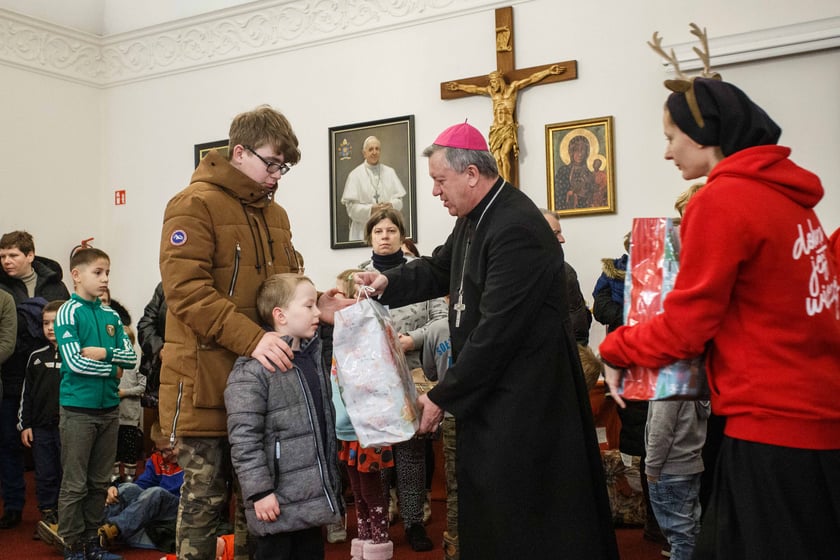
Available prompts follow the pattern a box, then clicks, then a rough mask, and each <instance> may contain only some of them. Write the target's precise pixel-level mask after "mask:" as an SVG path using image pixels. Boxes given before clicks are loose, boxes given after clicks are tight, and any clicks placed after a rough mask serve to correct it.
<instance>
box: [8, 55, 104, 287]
mask: <svg viewBox="0 0 840 560" xmlns="http://www.w3.org/2000/svg"><path fill="white" fill-rule="evenodd" d="M0 83H2V84H3V97H2V100H3V101H2V104H0V131H2V134H0V154H2V156H0V157H1V158H2V162H3V163H2V167H0V168H1V169H2V171H0V193H2V194H0V233H6V232H9V231H13V230H17V229H25V230H27V231H29V232H30V233H31V234H32V235H33V236H34V237H35V250H36V253H38V254H41V255H44V256H47V257H50V258H52V259H55V260H56V261H58V262H59V263H61V265H62V267H64V268H65V276H66V275H67V274H68V272H67V269H66V267H67V264H68V261H69V255H70V249H72V248H73V246H74V245H76V244H78V243H79V242H80V241H81V240H82V239H85V238H88V237H96V241H95V242H94V243H96V242H97V241H99V240H101V238H102V229H101V226H102V222H103V217H102V211H101V204H100V203H99V199H100V196H101V193H102V179H101V169H102V165H103V161H102V158H101V154H102V146H101V142H102V116H101V106H102V91H100V90H96V89H91V88H89V87H86V86H81V85H77V84H72V83H70V82H66V81H63V80H56V79H54V78H49V77H47V76H43V75H40V74H36V73H33V72H28V71H24V70H18V69H15V68H10V67H7V66H2V65H0ZM65 280H66V278H65Z"/></svg>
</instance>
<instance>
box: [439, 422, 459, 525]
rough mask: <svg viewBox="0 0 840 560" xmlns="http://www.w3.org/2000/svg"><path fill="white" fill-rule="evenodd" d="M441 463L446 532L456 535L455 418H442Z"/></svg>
mask: <svg viewBox="0 0 840 560" xmlns="http://www.w3.org/2000/svg"><path fill="white" fill-rule="evenodd" d="M441 429H442V432H443V462H444V470H445V471H446V532H447V533H449V534H450V535H451V536H453V537H455V536H457V535H458V480H457V479H456V478H455V418H454V417H452V416H450V415H448V414H447V415H446V416H444V417H443V425H442V427H441Z"/></svg>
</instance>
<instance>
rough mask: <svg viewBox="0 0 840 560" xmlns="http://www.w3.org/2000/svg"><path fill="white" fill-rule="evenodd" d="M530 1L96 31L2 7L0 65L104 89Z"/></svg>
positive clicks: (424, 2)
mask: <svg viewBox="0 0 840 560" xmlns="http://www.w3.org/2000/svg"><path fill="white" fill-rule="evenodd" d="M530 1H532V0H514V1H511V0H265V1H258V2H250V3H248V4H245V5H241V6H237V7H233V8H227V9H224V10H218V11H215V12H211V13H208V14H204V15H201V16H196V17H191V18H185V19H182V20H178V21H173V22H169V23H166V24H161V25H157V26H153V27H148V28H145V29H141V30H137V31H131V32H126V33H120V34H115V35H110V36H106V37H96V36H94V35H88V34H84V33H79V32H76V31H74V30H71V29H67V28H63V27H59V26H55V25H52V24H48V23H45V22H43V21H40V20H37V19H33V18H28V17H26V16H22V15H20V14H16V13H13V12H9V11H6V10H2V9H0V64H8V65H12V66H16V67H20V68H24V69H27V70H32V71H36V72H42V73H46V74H50V75H53V76H56V77H60V78H63V79H67V80H71V81H75V82H79V83H83V84H86V85H90V86H94V87H100V88H106V87H113V86H116V85H121V84H126V83H131V82H136V81H141V80H147V79H152V78H156V77H160V76H164V75H169V74H175V73H179V72H187V71H190V70H196V69H200V68H206V67H210V66H216V65H220V64H229V63H232V62H236V61H240V60H246V59H249V58H255V57H262V56H266V55H270V54H275V53H278V52H284V51H289V50H295V49H301V48H304V47H309V46H313V45H317V44H323V43H329V42H334V41H339V40H345V39H348V38H350V37H353V36H361V35H366V34H370V33H374V32H382V31H387V30H391V29H399V28H403V27H408V26H413V25H421V24H424V23H428V22H431V21H435V20H439V19H444V18H449V17H454V16H457V15H463V14H469V13H473V12H479V11H487V10H488V9H495V8H498V7H500V6H503V5H511V4H521V3H524V2H530Z"/></svg>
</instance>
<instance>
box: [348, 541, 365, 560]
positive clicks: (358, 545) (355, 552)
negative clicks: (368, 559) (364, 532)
mask: <svg viewBox="0 0 840 560" xmlns="http://www.w3.org/2000/svg"><path fill="white" fill-rule="evenodd" d="M364 546H365V541H363V540H361V539H353V540H352V541H350V560H364V558H365V556H364Z"/></svg>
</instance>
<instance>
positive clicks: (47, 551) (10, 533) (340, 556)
mask: <svg viewBox="0 0 840 560" xmlns="http://www.w3.org/2000/svg"><path fill="white" fill-rule="evenodd" d="M442 470H443V469H439V470H437V471H436V475H435V477H436V478H437V473H441V475H442ZM435 486H436V487H435V492H434V494H433V496H434V499H433V501H432V519H431V521H430V522H429V524H428V525H427V526H426V530H427V531H428V533H429V536H430V537H431V539H432V541H433V542H434V543H435V548H434V549H433V550H430V551H429V552H413V551H412V550H411V548H410V547H409V546H408V543H407V542H406V539H405V534H404V531H403V525H402V523H397V524H395V525H394V526H393V527H391V540H393V541H394V558H395V560H412V559H418V560H422V559H426V560H431V559H435V560H440V559H442V558H443V550H442V549H441V541H442V538H443V530H444V528H445V526H446V520H445V513H444V508H445V504H444V502H443V495H442V485H439V484H436V485H435ZM34 489H35V481H34V478H33V473H32V472H27V473H26V490H27V501H26V507H25V508H24V511H23V523H21V524H20V525H19V526H18V527H16V528H14V529H6V530H0V550H2V552H0V558H9V559H12V558H13V559H16V560H17V559H20V560H42V559H43V560H57V559H58V558H61V555H60V554H59V553H58V552H57V551H56V550H54V549H53V548H52V547H50V546H48V545H46V544H44V543H42V542H40V541H35V540H32V533H33V531H34V530H35V525H36V524H37V522H38V521H39V520H40V515H39V512H38V509H37V506H36V502H35V495H34ZM351 512H352V509H351ZM350 517H351V519H350V527H349V530H348V533H349V534H350V536H351V537H352V535H353V534H354V532H355V522H354V519H353V516H352V515H351V516H350ZM616 536H617V538H618V547H619V550H620V551H621V558H622V559H623V560H658V559H661V558H662V556H661V555H660V547H659V546H657V545H655V544H653V543H651V542H648V541H646V540H644V539H643V538H642V531H641V529H618V530H616ZM326 551H327V554H326V560H348V559H349V558H350V542H349V540H348V542H346V543H336V544H327V545H326ZM115 552H119V554H122V555H123V556H124V557H125V558H126V560H158V559H159V558H160V557H161V556H163V554H162V553H160V552H157V551H151V550H138V549H128V548H124V549H121V550H119V551H115ZM561 556H562V551H558V557H561ZM512 560H518V559H512Z"/></svg>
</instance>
